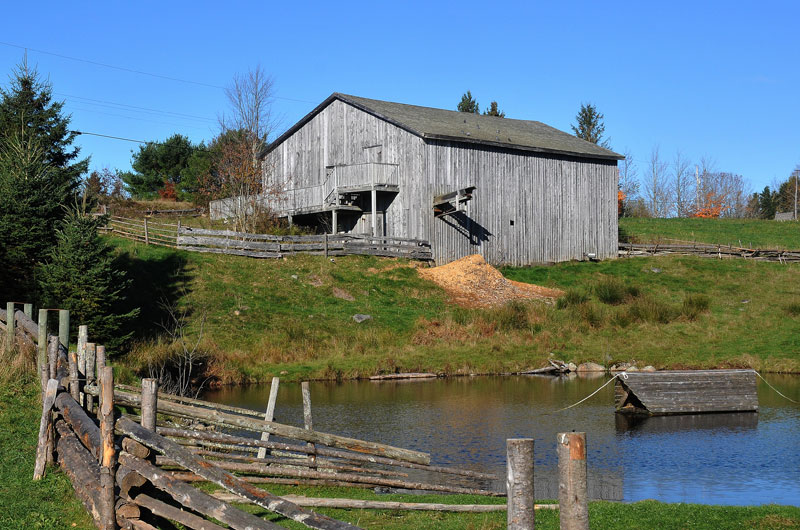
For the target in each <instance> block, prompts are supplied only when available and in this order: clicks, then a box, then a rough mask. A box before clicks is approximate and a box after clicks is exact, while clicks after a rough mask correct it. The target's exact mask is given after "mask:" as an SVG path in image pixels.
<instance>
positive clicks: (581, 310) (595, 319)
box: [577, 302, 606, 328]
mask: <svg viewBox="0 0 800 530" xmlns="http://www.w3.org/2000/svg"><path fill="white" fill-rule="evenodd" d="M577 311H578V314H580V316H581V319H582V320H583V321H584V322H586V323H587V324H589V326H590V327H593V328H599V327H601V326H602V325H603V324H604V322H605V320H606V315H605V311H603V307H602V306H598V305H597V304H596V303H591V302H589V303H585V304H580V305H579V306H578V307H577Z"/></svg>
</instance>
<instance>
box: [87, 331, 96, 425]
mask: <svg viewBox="0 0 800 530" xmlns="http://www.w3.org/2000/svg"><path fill="white" fill-rule="evenodd" d="M96 358H97V347H96V346H95V344H94V342H87V343H86V384H87V385H89V384H91V383H93V382H94V380H95V377H96V374H97V372H96V371H95V368H96V366H97V365H96V363H95V361H96ZM93 409H94V396H92V395H91V394H86V412H89V413H91V412H92V410H93Z"/></svg>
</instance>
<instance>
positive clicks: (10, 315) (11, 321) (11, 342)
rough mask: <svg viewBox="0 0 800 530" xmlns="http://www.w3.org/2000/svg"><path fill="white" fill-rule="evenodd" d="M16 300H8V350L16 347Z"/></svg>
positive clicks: (6, 345) (6, 346)
mask: <svg viewBox="0 0 800 530" xmlns="http://www.w3.org/2000/svg"><path fill="white" fill-rule="evenodd" d="M14 324H16V322H14V302H6V344H5V348H6V351H9V352H10V351H11V350H13V349H14V336H15V334H16V330H15V329H14Z"/></svg>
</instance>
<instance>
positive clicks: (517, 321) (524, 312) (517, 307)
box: [485, 300, 530, 331]
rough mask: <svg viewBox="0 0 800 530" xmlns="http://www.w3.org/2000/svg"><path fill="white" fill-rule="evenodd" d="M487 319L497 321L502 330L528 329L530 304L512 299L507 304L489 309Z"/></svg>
mask: <svg viewBox="0 0 800 530" xmlns="http://www.w3.org/2000/svg"><path fill="white" fill-rule="evenodd" d="M485 320H487V321H490V322H494V323H496V324H497V327H498V328H500V329H501V330H506V331H507V330H520V329H527V328H528V326H529V324H530V320H529V319H528V305H527V304H525V303H524V302H521V301H519V300H512V301H511V302H508V303H507V304H505V305H502V306H500V307H498V308H495V309H493V310H491V311H487V313H486V315H485Z"/></svg>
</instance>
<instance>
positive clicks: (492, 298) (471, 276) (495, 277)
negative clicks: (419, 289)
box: [419, 254, 564, 307]
mask: <svg viewBox="0 0 800 530" xmlns="http://www.w3.org/2000/svg"><path fill="white" fill-rule="evenodd" d="M419 274H420V276H422V277H423V278H425V279H428V280H431V281H432V282H434V283H437V284H438V285H440V286H441V287H442V288H443V289H444V290H445V291H447V292H448V294H450V296H451V297H452V298H453V301H454V302H455V303H457V304H459V305H461V306H464V307H491V306H496V305H502V304H505V303H506V302H510V301H511V300H518V299H534V300H543V301H546V302H552V301H553V300H554V299H556V298H558V297H559V296H561V295H563V294H564V292H563V291H560V290H558V289H548V288H547V287H540V286H538V285H532V284H530V283H522V282H515V281H513V280H509V279H506V278H505V277H503V275H502V274H500V271H498V270H497V269H495V268H494V267H492V266H491V265H489V264H488V263H486V261H485V260H484V259H483V256H481V255H480V254H473V255H472V256H467V257H465V258H461V259H460V260H457V261H453V262H451V263H448V264H447V265H442V266H441V267H433V268H431V269H419Z"/></svg>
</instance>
